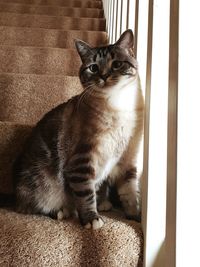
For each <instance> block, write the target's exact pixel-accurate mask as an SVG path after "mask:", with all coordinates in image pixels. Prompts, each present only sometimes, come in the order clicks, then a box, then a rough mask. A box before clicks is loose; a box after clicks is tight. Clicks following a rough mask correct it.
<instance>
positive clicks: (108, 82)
mask: <svg viewBox="0 0 200 267" xmlns="http://www.w3.org/2000/svg"><path fill="white" fill-rule="evenodd" d="M118 82H119V79H117V78H108V79H106V80H103V79H99V81H98V83H97V84H96V85H97V87H99V88H104V87H108V86H114V85H116V84H117V83H118Z"/></svg>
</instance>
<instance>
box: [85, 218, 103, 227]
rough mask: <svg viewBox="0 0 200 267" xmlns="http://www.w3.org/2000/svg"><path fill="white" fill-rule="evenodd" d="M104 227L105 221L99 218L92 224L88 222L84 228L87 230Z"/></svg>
mask: <svg viewBox="0 0 200 267" xmlns="http://www.w3.org/2000/svg"><path fill="white" fill-rule="evenodd" d="M103 225H104V221H103V219H102V218H101V217H100V216H99V217H98V218H96V219H94V220H92V221H91V222H88V223H87V224H86V225H84V227H85V228H86V229H93V230H96V229H99V228H101V227H102V226H103Z"/></svg>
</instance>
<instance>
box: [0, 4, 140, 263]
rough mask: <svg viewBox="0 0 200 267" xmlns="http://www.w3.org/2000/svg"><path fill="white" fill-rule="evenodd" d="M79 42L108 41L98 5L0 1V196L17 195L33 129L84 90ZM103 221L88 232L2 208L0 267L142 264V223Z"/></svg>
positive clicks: (108, 216) (109, 217)
mask: <svg viewBox="0 0 200 267" xmlns="http://www.w3.org/2000/svg"><path fill="white" fill-rule="evenodd" d="M74 38H78V39H82V40H84V41H86V42H88V43H90V44H91V45H93V46H97V45H105V44H106V43H107V40H108V38H107V34H106V32H105V19H104V17H103V10H102V3H101V1H100V0H97V1H95V0H0V197H3V196H5V195H6V194H12V193H13V185H12V179H11V166H12V163H13V160H14V159H15V157H16V155H17V154H18V153H19V151H20V149H21V147H22V145H23V143H24V141H25V139H26V137H27V135H28V134H29V133H30V131H31V129H32V127H33V125H34V124H35V123H36V122H37V121H38V120H39V119H40V118H41V117H42V116H43V115H44V114H45V113H46V112H47V111H49V110H50V109H52V108H53V107H55V106H56V105H58V104H60V103H62V102H64V101H67V100H68V99H69V98H70V97H72V96H73V95H75V94H78V93H80V92H81V91H82V87H81V85H80V82H79V79H78V77H77V75H78V69H79V66H80V59H79V56H78V54H77V52H76V51H75V49H74V42H73V40H74ZM103 216H104V218H105V220H106V224H105V226H104V227H103V228H101V229H100V230H98V231H96V232H91V231H88V230H85V229H82V227H81V226H80V225H79V223H78V222H77V221H75V220H73V219H70V220H67V221H59V222H58V221H54V220H51V219H49V218H46V217H43V216H30V215H21V214H17V213H15V212H14V211H13V210H12V209H5V208H1V209H0V267H1V266H2V267H4V266H16V267H21V266H41V267H46V266H48V267H49V266H58V267H62V266H69V267H79V266H80V267H84V266H91V267H93V266H94V267H95V266H100V267H101V266H102V267H110V266H111V267H117V266H123V267H126V266H133V267H136V266H141V256H142V233H141V228H140V225H139V224H138V223H136V222H134V221H127V220H125V219H124V218H123V217H122V216H121V215H119V214H117V213H114V212H110V213H104V214H103Z"/></svg>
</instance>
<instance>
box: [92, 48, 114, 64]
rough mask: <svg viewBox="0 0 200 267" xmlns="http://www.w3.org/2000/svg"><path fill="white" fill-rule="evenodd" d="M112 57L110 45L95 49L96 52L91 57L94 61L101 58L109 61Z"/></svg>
mask: <svg viewBox="0 0 200 267" xmlns="http://www.w3.org/2000/svg"><path fill="white" fill-rule="evenodd" d="M113 58H114V53H112V51H111V49H110V47H100V48H98V49H97V51H96V54H95V55H94V57H93V60H94V61H95V62H97V61H100V60H102V59H104V60H107V61H109V60H110V59H113Z"/></svg>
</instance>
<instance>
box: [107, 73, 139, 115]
mask: <svg viewBox="0 0 200 267" xmlns="http://www.w3.org/2000/svg"><path fill="white" fill-rule="evenodd" d="M137 87H138V80H137V78H127V77H122V78H121V80H120V81H119V82H118V83H117V84H116V85H115V86H113V87H112V88H109V92H108V103H109V104H110V106H111V107H112V108H113V109H116V110H117V111H123V112H125V111H127V112H130V111H133V110H134V107H135V105H136V102H137V95H138V88H137Z"/></svg>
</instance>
